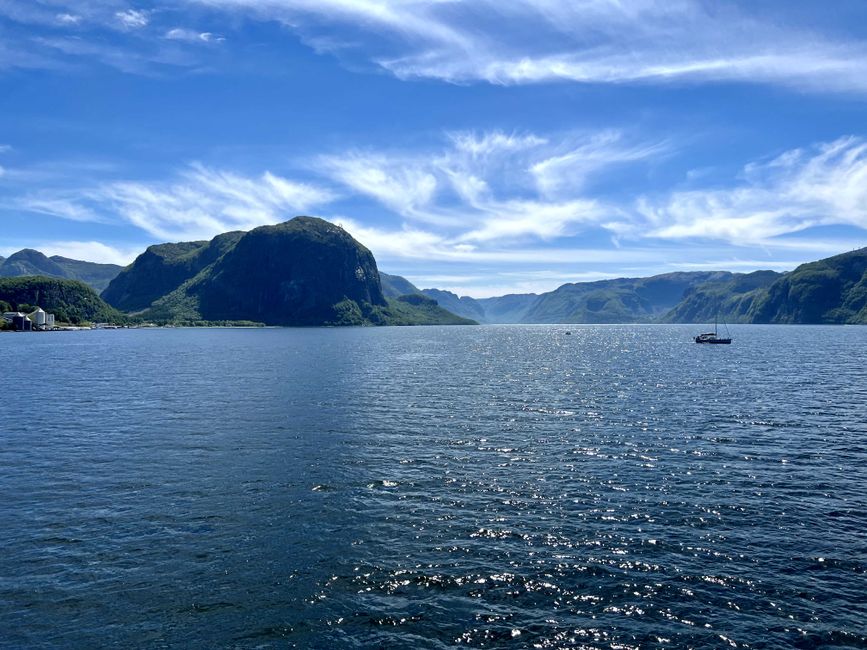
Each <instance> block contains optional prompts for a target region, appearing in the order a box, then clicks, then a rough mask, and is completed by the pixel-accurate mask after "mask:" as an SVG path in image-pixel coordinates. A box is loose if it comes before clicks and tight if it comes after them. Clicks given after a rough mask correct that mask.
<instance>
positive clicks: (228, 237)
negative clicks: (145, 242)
mask: <svg viewBox="0 0 867 650" xmlns="http://www.w3.org/2000/svg"><path fill="white" fill-rule="evenodd" d="M243 236H244V233H242V232H227V233H224V234H222V235H217V236H216V237H214V239H212V240H211V241H195V242H183V243H178V244H157V245H155V246H150V247H149V248H148V249H147V250H146V251H145V252H144V253H142V254H141V255H139V256H138V257H137V258H136V259H135V261H134V262H133V263H132V264H131V265H129V266H128V267H126V268H125V269H123V270H122V271H121V272H120V273H119V274H118V276H117V277H116V278H115V279H114V280H112V281H111V283H110V284H109V285H108V287H107V288H106V289H105V291H103V292H102V297H103V299H104V300H105V301H106V302H107V303H108V304H110V305H112V306H114V307H117V308H118V309H120V310H122V311H127V312H137V311H143V310H145V309H147V308H148V307H150V306H151V304H153V302H154V301H155V300H158V299H159V298H162V297H163V296H165V295H166V294H169V293H171V292H172V291H174V290H176V289H177V288H178V287H180V286H181V285H182V284H183V283H184V282H187V281H188V280H192V279H193V278H194V277H196V275H198V274H199V273H201V272H202V271H203V270H204V269H205V268H207V267H208V266H209V265H211V264H213V263H214V262H216V261H217V259H219V258H220V257H221V256H222V255H223V254H225V253H226V252H227V251H229V250H231V249H232V248H233V247H234V246H235V245H236V244H237V243H238V242H239V241H240V240H241V238H242V237H243Z"/></svg>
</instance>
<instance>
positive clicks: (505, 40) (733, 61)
mask: <svg viewBox="0 0 867 650" xmlns="http://www.w3.org/2000/svg"><path fill="white" fill-rule="evenodd" d="M188 2H192V3H195V4H198V5H204V6H207V7H210V8H212V9H216V10H222V11H233V12H239V13H242V14H246V15H249V16H251V17H255V18H257V19H263V20H269V19H270V20H276V21H279V22H281V23H283V24H284V25H287V26H289V27H290V28H291V29H294V30H296V31H298V32H300V33H301V34H302V35H303V36H305V38H307V39H308V40H310V41H311V42H316V41H320V40H322V39H323V38H326V39H327V38H329V37H330V36H331V34H332V32H334V31H335V29H336V28H337V26H338V25H340V26H342V27H344V28H346V27H349V28H350V29H351V30H353V31H355V32H356V33H357V36H358V38H360V39H362V40H364V41H365V45H366V54H367V56H368V58H370V59H371V60H373V61H375V62H376V63H378V64H379V65H381V66H382V67H384V68H385V69H387V70H390V71H391V72H393V73H394V74H395V75H397V76H398V77H400V78H413V77H423V78H434V79H440V80H444V81H449V82H455V83H466V82H477V81H484V82H489V83H494V84H526V83H539V82H549V81H570V82H579V83H636V82H640V83H671V82H708V81H716V82H719V81H722V82H726V81H738V82H750V83H753V82H755V83H766V84H780V85H786V86H792V87H796V88H799V89H804V90H834V91H849V92H856V93H864V92H867V46H865V44H864V43H863V42H861V41H858V40H855V39H851V38H850V39H846V38H845V37H843V36H842V35H841V34H832V33H823V32H821V31H818V27H816V26H815V25H811V24H809V21H804V22H803V23H798V22H796V19H795V17H794V16H793V15H792V14H791V13H788V14H787V13H784V12H782V11H780V12H777V13H776V14H774V15H768V14H767V13H765V14H762V13H761V8H758V7H756V6H755V5H754V4H752V3H747V2H733V3H727V4H725V5H721V4H720V3H706V2H703V1H702V0H631V1H630V2H619V1H613V0H510V2H502V1H501V0H475V1H474V2H472V3H469V2H467V3H462V2H453V1H444V0H409V1H408V0H188Z"/></svg>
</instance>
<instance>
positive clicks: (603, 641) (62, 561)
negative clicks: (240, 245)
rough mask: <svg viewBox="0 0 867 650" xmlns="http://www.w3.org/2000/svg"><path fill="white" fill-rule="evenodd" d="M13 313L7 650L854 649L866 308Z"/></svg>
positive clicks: (0, 566)
mask: <svg viewBox="0 0 867 650" xmlns="http://www.w3.org/2000/svg"><path fill="white" fill-rule="evenodd" d="M568 329H569V330H571V331H572V335H566V334H565V332H566V330H567V328H566V327H559V326H557V327H547V326H531V327H510V326H504V327H478V328H406V329H401V328H381V329H309V330H162V331H146V330H140V331H108V332H105V331H104V332H80V333H57V334H44V335H38V334H33V335H10V334H7V335H0V355H2V362H3V365H2V367H3V374H2V377H0V396H2V403H0V422H2V425H0V426H2V436H0V645H2V646H3V647H10V648H18V647H49V646H50V647H58V646H60V647H106V646H114V647H190V648H213V647H238V648H253V647H257V648H258V647H302V648H307V647H309V648H446V647H452V646H461V647H486V648H525V647H528V648H529V647H537V648H554V647H585V648H639V647H640V648H655V647H659V648H668V647H672V648H674V647H691V648H717V647H743V648H782V647H799V648H813V647H837V648H842V647H861V648H863V647H867V365H865V362H867V327H860V328H859V327H795V326H788V327H762V326H742V327H733V328H732V334H733V336H734V337H735V342H734V344H733V345H731V346H698V345H695V344H694V343H692V342H691V339H690V336H691V335H693V334H694V333H696V329H695V328H691V327H678V326H658V327H657V326H601V327H596V326H570V327H569V328H568Z"/></svg>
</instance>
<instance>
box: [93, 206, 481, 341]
mask: <svg viewBox="0 0 867 650" xmlns="http://www.w3.org/2000/svg"><path fill="white" fill-rule="evenodd" d="M397 284H398V285H399V284H400V283H397ZM407 284H408V283H407ZM392 286H394V283H393V285H392ZM410 286H411V285H410ZM102 295H103V298H105V300H106V301H107V302H108V303H110V304H111V305H113V306H115V307H117V308H119V309H122V310H125V311H130V312H135V313H137V315H139V316H141V317H142V318H145V319H149V320H156V321H167V322H168V321H196V320H208V321H241V320H243V321H255V322H262V323H266V324H268V325H366V324H372V325H392V324H393V325H406V324H451V323H455V324H456V323H465V322H467V321H464V320H463V319H459V318H457V317H455V316H454V315H453V314H448V313H447V312H445V310H442V309H441V308H439V307H438V306H437V305H436V304H435V303H434V304H431V303H430V301H427V299H425V300H423V301H419V300H413V299H410V300H405V299H403V298H400V299H391V300H389V299H387V298H386V297H385V295H384V294H383V290H382V285H381V280H380V274H379V271H378V269H377V267H376V260H374V258H373V255H372V254H371V252H370V251H369V250H367V249H366V248H365V247H364V246H362V245H361V244H360V243H358V242H357V241H356V240H355V239H353V238H352V236H351V235H350V234H349V233H347V232H346V231H345V230H343V229H342V228H340V227H339V226H336V225H334V224H331V223H329V222H327V221H324V220H322V219H317V218H313V217H296V218H295V219H292V220H291V221H287V222H285V223H282V224H278V225H275V226H263V227H260V228H256V229H254V230H252V231H250V232H248V233H240V232H235V233H226V234H224V235H220V236H218V237H216V238H214V239H213V240H211V241H210V242H202V241H199V242H188V243H179V244H161V245H158V246H151V247H150V248H148V249H147V251H145V252H144V253H143V254H142V255H140V256H139V257H138V258H137V259H136V260H135V261H134V262H133V263H132V264H131V265H130V266H129V267H127V268H126V269H124V271H123V272H122V273H121V274H120V275H118V277H117V278H115V279H114V280H113V281H112V282H111V284H110V285H109V286H108V288H107V289H106V290H105V291H104V292H103V294H102ZM404 298H406V297H404Z"/></svg>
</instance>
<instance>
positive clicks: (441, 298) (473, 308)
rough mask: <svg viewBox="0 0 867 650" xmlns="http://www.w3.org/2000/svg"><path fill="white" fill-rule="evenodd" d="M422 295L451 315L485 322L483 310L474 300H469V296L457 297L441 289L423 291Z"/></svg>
mask: <svg viewBox="0 0 867 650" xmlns="http://www.w3.org/2000/svg"><path fill="white" fill-rule="evenodd" d="M422 293H423V294H424V295H426V296H427V297H428V298H433V299H434V300H436V301H437V303H439V305H440V307H442V308H443V309H446V310H448V311H450V312H452V313H453V314H457V315H458V316H463V317H464V318H468V319H470V320H473V321H483V320H485V310H484V309H483V308H482V306H481V305H480V304H479V303H478V301H477V300H476V299H475V298H470V297H469V296H462V297H458V296H457V294H454V293H452V292H451V291H443V290H441V289H424V290H423V291H422Z"/></svg>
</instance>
